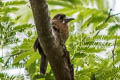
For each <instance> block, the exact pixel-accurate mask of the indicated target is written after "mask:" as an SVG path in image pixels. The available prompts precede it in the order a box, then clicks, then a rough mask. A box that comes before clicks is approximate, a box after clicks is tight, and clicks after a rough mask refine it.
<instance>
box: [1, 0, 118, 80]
mask: <svg viewBox="0 0 120 80" xmlns="http://www.w3.org/2000/svg"><path fill="white" fill-rule="evenodd" d="M47 2H48V5H49V7H50V13H51V17H53V16H54V15H55V14H57V13H64V14H66V15H68V16H70V17H71V16H72V17H75V20H74V21H72V22H71V23H70V24H69V25H70V27H69V28H70V36H69V39H68V41H67V42H66V46H67V49H68V51H69V52H70V56H71V62H72V63H73V65H74V72H75V78H76V80H93V78H95V79H96V80H114V79H115V80H119V79H120V74H119V71H120V68H119V62H120V57H119V52H120V45H119V44H120V36H119V35H118V31H119V29H120V25H119V23H120V19H119V17H117V16H110V15H112V14H111V12H110V11H109V6H108V5H107V4H108V0H47ZM25 3H26V2H25V1H21V2H19V1H15V2H6V3H4V7H3V8H1V9H0V15H1V18H0V22H1V24H0V28H1V29H2V30H1V32H2V33H1V34H2V35H4V36H7V37H4V38H3V36H0V37H1V38H0V39H2V40H0V41H1V43H0V44H2V45H4V46H5V45H8V44H12V43H18V41H19V38H16V37H15V35H16V32H20V33H22V32H24V33H25V32H26V31H25V30H28V32H27V33H28V35H30V36H29V37H28V38H27V39H24V42H23V43H22V44H21V45H20V46H16V47H15V48H13V51H12V52H11V55H10V58H8V60H7V62H6V66H10V63H11V64H12V67H19V68H20V67H25V68H26V71H27V72H28V75H29V76H30V78H31V80H35V79H40V80H54V76H53V73H52V71H51V68H50V65H49V66H48V69H47V74H46V76H43V75H41V74H39V64H40V56H39V54H38V52H34V51H33V43H34V40H35V38H36V36H35V35H34V36H31V35H32V30H31V29H30V28H31V27H32V26H33V25H31V24H28V23H26V24H22V21H24V22H29V20H30V19H32V20H33V18H32V15H31V14H32V13H31V10H28V8H25V9H27V11H28V12H23V13H20V14H18V16H17V17H16V18H15V19H12V18H11V17H10V16H9V15H8V13H10V12H13V11H18V12H19V11H21V9H19V8H18V7H12V8H11V7H8V5H17V6H18V5H19V4H25ZM0 4H1V5H2V6H3V2H1V3H0ZM89 5H91V6H89ZM94 5H96V6H94ZM55 7H60V8H55ZM22 10H23V7H22ZM25 13H26V15H24V14H25ZM28 15H29V16H28ZM22 17H23V18H25V20H23V18H22ZM16 22H20V24H19V25H16V24H15V23H16ZM5 25H7V27H5ZM7 30H8V31H7ZM5 31H7V32H5ZM29 31H30V32H29ZM7 33H8V34H7ZM108 48H109V50H108ZM103 53H104V54H105V55H103ZM100 55H101V56H104V57H105V58H103V57H101V56H100ZM1 60H2V58H1ZM2 61H3V60H2Z"/></svg>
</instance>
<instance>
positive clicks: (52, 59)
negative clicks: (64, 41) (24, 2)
mask: <svg viewBox="0 0 120 80" xmlns="http://www.w3.org/2000/svg"><path fill="white" fill-rule="evenodd" d="M30 4H31V8H32V11H33V16H34V20H35V25H36V29H37V33H38V39H39V42H40V44H41V47H42V49H43V51H44V53H46V56H47V58H48V60H49V63H50V65H51V68H52V70H53V73H54V75H55V78H56V80H74V78H73V76H74V75H73V74H72V73H73V68H72V69H71V67H72V65H71V64H70V60H69V58H68V57H69V54H68V53H69V52H67V51H65V50H66V49H65V48H64V47H62V46H61V45H60V43H59V40H58V38H57V36H56V35H55V33H54V31H53V30H52V27H51V23H50V17H49V14H48V5H47V4H46V1H45V0H30ZM64 55H67V56H64Z"/></svg>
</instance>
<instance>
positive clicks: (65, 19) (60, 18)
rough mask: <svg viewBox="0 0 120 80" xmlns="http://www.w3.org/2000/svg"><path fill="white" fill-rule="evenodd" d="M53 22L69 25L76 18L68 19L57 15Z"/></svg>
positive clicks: (62, 15)
mask: <svg viewBox="0 0 120 80" xmlns="http://www.w3.org/2000/svg"><path fill="white" fill-rule="evenodd" d="M53 20H58V21H60V22H62V23H63V24H67V23H68V22H70V21H72V20H74V18H67V17H66V15H65V14H57V15H55V16H54V17H53Z"/></svg>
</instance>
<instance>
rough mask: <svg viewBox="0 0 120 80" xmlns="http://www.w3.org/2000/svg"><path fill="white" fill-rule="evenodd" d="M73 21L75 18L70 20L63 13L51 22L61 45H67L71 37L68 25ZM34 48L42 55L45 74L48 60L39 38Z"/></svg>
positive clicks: (41, 68) (42, 67)
mask: <svg viewBox="0 0 120 80" xmlns="http://www.w3.org/2000/svg"><path fill="white" fill-rule="evenodd" d="M72 20H74V18H68V17H67V16H66V15H65V14H62V13H60V14H56V15H55V16H54V17H53V19H52V20H51V22H52V29H53V30H54V32H55V33H57V34H56V36H57V37H58V38H59V39H60V43H61V44H63V45H65V42H66V40H67V39H68V37H69V27H68V23H69V22H70V21H72ZM33 48H34V51H35V52H36V51H37V49H38V51H39V54H40V55H41V61H40V73H42V74H45V73H46V70H47V65H48V59H47V56H46V55H45V53H44V51H43V49H42V47H41V45H40V42H39V40H38V38H37V39H36V40H35V42H34V46H33Z"/></svg>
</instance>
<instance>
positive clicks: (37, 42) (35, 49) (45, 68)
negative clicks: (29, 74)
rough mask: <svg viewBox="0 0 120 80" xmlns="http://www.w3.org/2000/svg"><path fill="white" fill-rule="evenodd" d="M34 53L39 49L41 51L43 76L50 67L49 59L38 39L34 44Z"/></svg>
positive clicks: (41, 71)
mask: <svg viewBox="0 0 120 80" xmlns="http://www.w3.org/2000/svg"><path fill="white" fill-rule="evenodd" d="M33 48H34V51H35V52H36V51H37V49H38V51H39V54H40V55H41V61H40V73H42V74H45V73H46V70H47V65H48V59H47V57H46V55H45V54H44V52H43V50H42V48H41V46H40V43H39V40H38V38H37V39H36V40H35V43H34V46H33Z"/></svg>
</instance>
